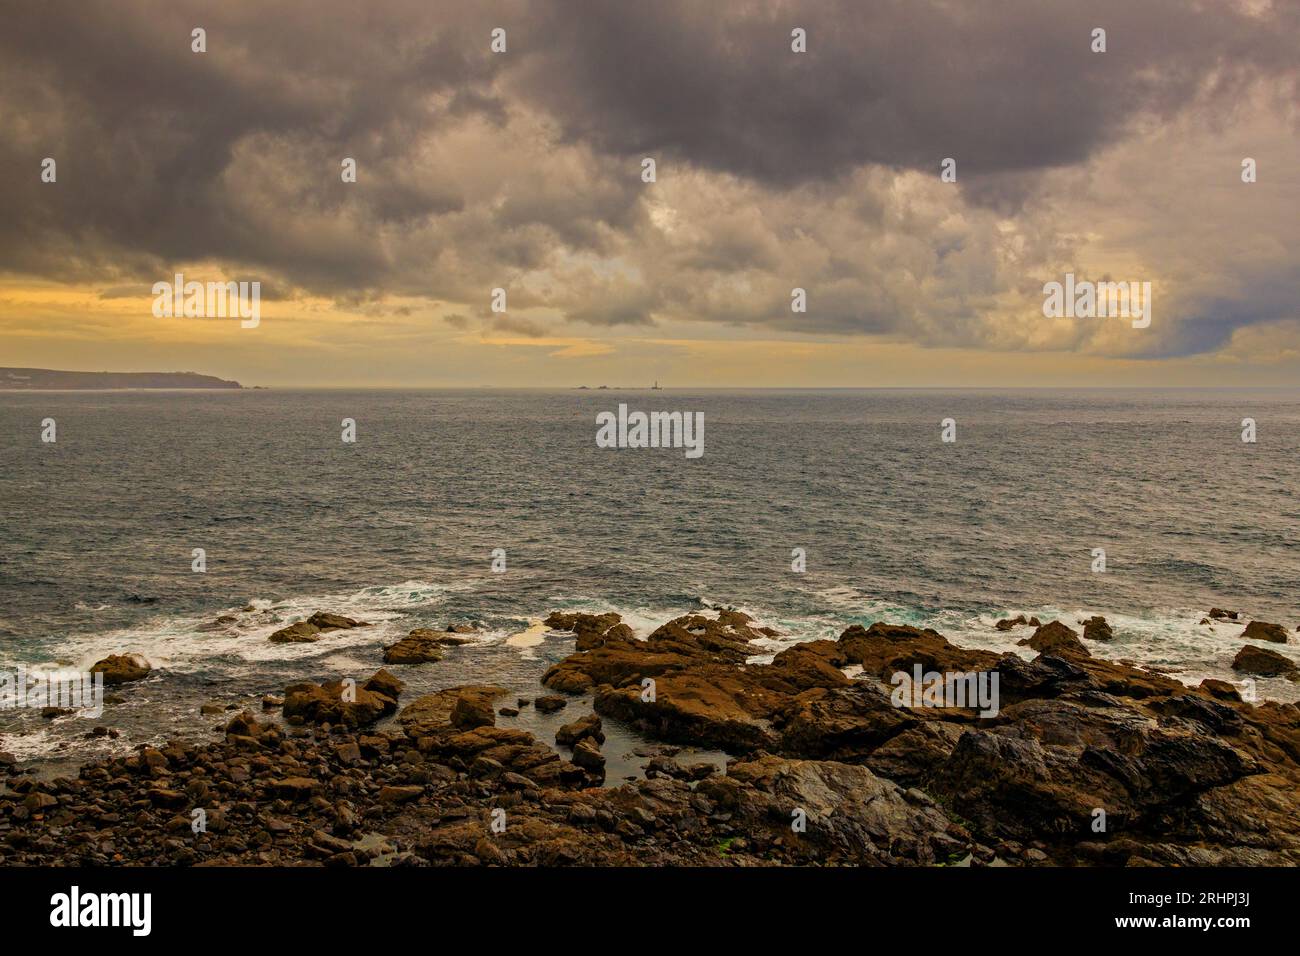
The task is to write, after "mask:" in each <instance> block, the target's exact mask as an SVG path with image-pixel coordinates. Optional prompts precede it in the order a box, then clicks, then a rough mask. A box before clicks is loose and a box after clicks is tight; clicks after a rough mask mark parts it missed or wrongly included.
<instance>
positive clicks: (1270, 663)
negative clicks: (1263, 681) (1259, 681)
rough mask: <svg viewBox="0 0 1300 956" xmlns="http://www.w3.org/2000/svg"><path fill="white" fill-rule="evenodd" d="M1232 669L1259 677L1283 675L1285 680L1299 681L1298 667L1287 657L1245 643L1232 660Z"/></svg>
mask: <svg viewBox="0 0 1300 956" xmlns="http://www.w3.org/2000/svg"><path fill="white" fill-rule="evenodd" d="M1232 669H1233V670H1234V671H1242V672H1244V673H1247V674H1256V675H1258V676H1260V677H1285V678H1286V679H1287V680H1294V681H1300V667H1297V666H1296V663H1295V661H1293V660H1291V658H1289V657H1283V656H1282V655H1281V654H1279V653H1278V652H1277V651H1270V650H1269V649H1268V648H1266V647H1256V646H1255V645H1254V644H1247V645H1246V646H1245V647H1243V648H1242V649H1241V650H1239V651H1238V652H1237V656H1236V658H1234V659H1233V661H1232Z"/></svg>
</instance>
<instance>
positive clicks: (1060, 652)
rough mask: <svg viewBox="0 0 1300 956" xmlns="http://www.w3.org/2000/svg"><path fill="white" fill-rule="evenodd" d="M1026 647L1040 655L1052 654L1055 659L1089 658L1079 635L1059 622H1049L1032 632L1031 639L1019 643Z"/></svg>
mask: <svg viewBox="0 0 1300 956" xmlns="http://www.w3.org/2000/svg"><path fill="white" fill-rule="evenodd" d="M1020 643H1021V644H1026V645H1028V646H1029V647H1030V648H1031V649H1032V650H1035V651H1038V652H1039V653H1040V654H1053V655H1055V656H1057V657H1089V656H1090V655H1089V653H1088V649H1087V648H1086V647H1084V646H1083V643H1082V642H1081V641H1080V640H1079V635H1078V634H1077V633H1076V632H1075V631H1074V629H1073V628H1070V627H1068V626H1067V625H1065V624H1062V623H1061V622H1060V621H1050V622H1048V623H1047V624H1044V625H1043V626H1042V627H1040V628H1039V629H1038V630H1036V631H1034V634H1033V636H1032V637H1030V638H1028V639H1027V640H1023V641H1021V642H1020Z"/></svg>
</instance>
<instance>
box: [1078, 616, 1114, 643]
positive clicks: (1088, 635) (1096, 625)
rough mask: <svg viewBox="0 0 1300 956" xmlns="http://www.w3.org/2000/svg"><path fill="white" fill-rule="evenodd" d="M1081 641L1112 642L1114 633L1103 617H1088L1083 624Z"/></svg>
mask: <svg viewBox="0 0 1300 956" xmlns="http://www.w3.org/2000/svg"><path fill="white" fill-rule="evenodd" d="M1083 639H1084V640H1085V641H1113V640H1114V639H1115V632H1114V631H1112V630H1111V627H1110V625H1109V624H1107V623H1106V619H1105V618H1104V617H1100V616H1095V617H1090V618H1088V620H1086V621H1084V622H1083Z"/></svg>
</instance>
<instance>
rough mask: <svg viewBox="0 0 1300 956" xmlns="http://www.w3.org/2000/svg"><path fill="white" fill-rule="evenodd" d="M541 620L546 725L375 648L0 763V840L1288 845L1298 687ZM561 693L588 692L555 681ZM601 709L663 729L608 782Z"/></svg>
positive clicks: (748, 625)
mask: <svg viewBox="0 0 1300 956" xmlns="http://www.w3.org/2000/svg"><path fill="white" fill-rule="evenodd" d="M313 617H316V616H313ZM1095 620H1096V619H1094V621H1095ZM321 622H322V623H326V624H328V623H329V622H328V621H327V620H326V619H324V618H322V619H321ZM303 623H309V622H303ZM546 623H547V626H548V627H552V628H554V629H557V630H564V631H570V632H572V633H573V634H574V635H575V638H576V640H575V647H576V650H575V652H574V653H573V654H571V655H570V656H568V657H567V658H565V659H564V660H561V661H560V662H558V663H556V664H555V665H554V666H552V667H551V668H549V669H548V670H547V672H546V674H545V676H544V678H543V682H544V684H545V685H546V686H547V687H548V688H549V689H550V690H551V691H553V694H551V695H548V696H543V697H539V698H536V702H537V703H538V704H541V706H543V707H547V708H549V707H554V706H555V702H556V700H558V701H559V702H560V703H562V704H571V706H569V707H568V708H567V709H566V710H565V711H564V713H563V715H562V716H561V715H559V714H557V715H556V718H555V720H556V721H557V722H560V721H562V723H560V724H559V728H558V730H552V731H551V732H553V733H554V736H555V741H556V745H555V746H552V745H551V743H550V742H549V740H542V739H539V738H538V737H536V736H534V734H532V733H530V732H528V731H527V730H523V729H519V728H515V727H502V726H497V715H498V711H502V712H504V711H506V710H517V709H518V708H517V707H507V706H505V705H507V704H514V703H516V702H517V701H523V700H528V699H531V698H523V697H521V696H520V693H521V691H524V690H525V688H508V687H502V686H495V685H462V686H456V687H449V688H445V689H442V690H439V691H437V692H435V693H431V694H425V695H423V696H420V697H417V698H415V699H413V700H406V701H404V703H405V706H401V707H400V709H399V701H402V695H403V693H404V691H405V686H404V683H403V681H402V680H400V679H399V678H398V677H397V676H394V675H393V674H392V673H390V672H388V671H385V670H382V669H381V670H379V671H377V672H375V673H374V674H373V675H372V676H371V677H370V678H368V679H365V680H359V681H356V682H351V681H344V680H340V681H331V682H325V683H323V684H316V683H311V682H300V683H296V684H292V685H290V686H288V687H286V688H285V691H284V695H283V697H284V699H283V715H282V717H281V716H279V715H277V714H276V713H275V712H274V711H271V712H267V711H259V712H258V713H256V714H255V713H253V712H252V711H250V710H242V711H238V712H230V713H228V714H226V715H225V716H223V717H221V718H214V719H220V720H221V721H222V723H220V724H217V727H218V728H219V729H218V730H217V735H218V739H216V740H210V741H206V742H183V741H174V742H170V743H168V744H166V745H165V746H161V747H152V746H141V747H138V748H137V749H136V750H135V751H133V752H132V753H130V754H128V755H126V756H120V757H115V758H112V759H108V760H103V761H100V762H97V763H93V764H90V765H87V766H85V767H83V768H82V769H81V771H80V773H79V774H78V776H76V777H75V778H57V779H54V780H38V779H36V778H34V777H32V776H30V775H26V774H22V773H17V772H16V771H14V769H13V766H12V762H9V763H5V764H4V765H3V766H0V772H3V773H6V774H7V775H8V786H7V788H6V789H5V790H4V792H3V793H2V794H0V856H2V857H3V862H4V863H6V864H86V865H122V864H142V865H156V864H162V865H214V864H215V865H221V864H272V865H300V864H301V865H332V866H358V865H368V864H374V865H413V866H424V865H475V866H478V865H504V866H509V865H547V866H549V865H648V866H656V865H771V864H817V865H823V864H831V865H834V864H851V865H891V866H892V865H905V866H911V865H919V866H928V865H943V864H952V863H956V862H962V861H964V862H969V863H970V864H971V865H984V864H987V863H990V862H993V861H995V860H996V861H998V862H1001V863H1009V864H1013V865H1043V864H1102V865H1124V864H1130V865H1131V864H1162V865H1192V864H1201V865H1220V864H1241V865H1259V864H1265V865H1296V864H1298V863H1300V814H1298V813H1297V810H1300V708H1297V707H1296V706H1295V705H1292V704H1279V703H1267V704H1262V705H1258V706H1256V705H1253V704H1251V703H1248V702H1245V701H1243V700H1242V699H1241V697H1242V695H1241V694H1240V693H1239V689H1238V688H1237V687H1236V686H1235V685H1233V684H1229V683H1227V682H1224V681H1208V680H1207V681H1205V682H1204V683H1203V684H1202V685H1201V686H1200V687H1197V688H1191V687H1187V686H1185V685H1183V684H1181V683H1179V682H1178V681H1175V680H1172V679H1170V678H1167V677H1164V676H1162V675H1159V674H1153V673H1151V672H1149V671H1144V670H1139V669H1137V668H1133V667H1129V666H1127V665H1124V664H1119V663H1114V662H1110V661H1102V660H1099V659H1097V658H1094V657H1091V656H1089V655H1088V652H1087V651H1086V649H1084V648H1083V645H1082V643H1081V642H1080V641H1079V638H1078V635H1077V634H1076V633H1075V632H1074V631H1073V630H1072V629H1070V628H1068V627H1066V626H1065V625H1063V624H1060V622H1051V623H1049V624H1048V625H1046V626H1040V627H1038V629H1037V630H1036V631H1035V634H1034V636H1033V637H1032V638H1030V639H1029V641H1030V642H1035V641H1036V642H1037V644H1038V645H1039V646H1038V647H1035V648H1034V649H1035V650H1037V651H1038V653H1037V656H1036V657H1034V658H1033V659H1032V660H1027V659H1026V658H1025V657H1023V656H1021V655H1019V654H1002V655H999V654H996V653H993V652H990V651H983V650H972V649H966V648H960V647H957V646H955V645H953V644H951V643H950V642H949V641H947V640H946V639H945V638H944V637H943V635H941V634H939V633H938V632H936V631H933V630H918V629H916V628H911V627H904V626H898V625H890V624H885V623H876V624H873V625H872V626H871V627H862V626H861V625H854V626H852V627H849V628H847V629H846V630H844V631H843V633H842V634H841V635H840V636H839V638H838V639H836V640H820V641H813V642H809V643H805V644H799V645H796V646H794V647H791V648H789V649H787V650H783V651H781V652H780V653H778V654H776V655H775V656H774V657H773V658H772V660H771V663H765V664H759V663H752V664H751V663H747V661H748V660H749V659H751V658H754V657H758V656H760V655H763V654H764V653H770V651H766V650H765V645H764V644H763V643H762V639H763V638H765V637H770V636H772V634H773V632H771V631H770V630H769V629H766V628H760V627H756V626H755V624H754V622H753V621H752V620H751V619H750V618H749V617H748V616H747V615H745V614H743V613H741V612H738V611H722V612H720V613H718V614H717V615H716V616H710V615H705V614H689V615H685V616H682V617H679V618H676V619H674V620H672V621H669V622H667V623H665V624H663V625H662V626H661V627H659V628H657V629H656V630H655V631H654V632H653V633H651V634H650V635H649V637H648V638H647V639H645V640H639V639H637V638H636V636H635V635H634V634H633V633H632V632H631V629H630V628H628V627H627V626H626V625H625V624H623V622H622V621H621V620H620V619H619V618H618V615H614V614H601V615H584V614H559V613H557V614H553V615H551V617H549V618H548V619H547V622H546ZM1088 623H1092V622H1088ZM1024 624H1025V626H1027V625H1028V622H1024ZM1086 627H1087V624H1085V629H1086ZM1094 630H1095V628H1094ZM440 633H442V632H431V634H433V635H437V634H440ZM1085 633H1086V630H1085ZM423 637H425V636H422V638H423ZM428 639H429V640H432V638H428ZM1090 639H1098V640H1100V639H1102V638H1091V637H1090ZM435 645H436V642H435ZM1242 655H1244V657H1243V656H1242ZM1268 655H1272V657H1269V656H1268ZM1273 658H1278V659H1280V660H1281V661H1284V662H1286V663H1288V664H1290V661H1289V659H1287V658H1285V657H1282V655H1280V654H1277V653H1276V652H1274V651H1270V650H1268V649H1267V648H1260V647H1257V646H1256V645H1247V646H1246V647H1244V648H1243V649H1242V651H1241V655H1239V657H1238V663H1239V664H1240V667H1239V669H1241V670H1248V672H1251V673H1256V674H1261V673H1262V671H1261V670H1260V668H1265V669H1270V668H1271V669H1273V670H1275V671H1276V672H1277V673H1278V674H1281V675H1283V676H1287V675H1286V671H1285V668H1283V667H1282V665H1280V664H1278V663H1277V661H1276V660H1274V659H1273ZM918 667H919V668H920V670H921V671H922V672H927V673H928V672H934V673H938V674H968V675H971V674H981V673H983V674H992V673H996V674H997V676H998V695H999V701H998V703H999V706H998V708H997V710H996V713H995V714H993V715H991V716H984V717H981V716H980V711H979V710H978V709H977V708H976V707H974V706H947V705H945V706H929V705H920V704H917V705H915V706H913V705H911V704H914V703H915V702H910V703H909V705H902V704H900V703H899V702H898V700H897V698H896V696H895V694H894V691H895V684H896V680H895V675H898V674H900V673H903V674H911V673H914V669H915V668H918ZM849 668H852V670H850V671H849V673H854V674H855V675H856V676H854V677H852V678H850V677H848V676H846V673H845V671H846V669H849ZM1249 668H1255V669H1254V670H1253V671H1251V670H1249ZM1291 670H1292V671H1293V672H1294V670H1295V666H1294V664H1291ZM1293 679H1294V678H1293ZM575 694H583V695H586V696H584V697H582V698H581V699H580V701H579V703H573V701H574V696H573V695H575ZM552 698H553V699H552ZM587 700H590V701H591V707H592V708H593V709H594V712H592V711H591V710H589V709H588V707H587V705H586V703H585V701H587ZM543 702H544V703H543ZM967 703H973V702H969V701H968V702H967ZM610 721H613V722H615V724H614V726H618V727H629V728H633V729H635V730H636V731H638V732H639V733H641V734H643V735H644V736H645V737H648V738H650V739H651V740H652V741H658V742H660V743H657V744H647V745H646V746H645V748H644V750H643V751H642V750H640V749H639V750H638V753H641V752H644V754H645V765H644V766H645V772H646V778H645V779H637V780H635V781H633V782H624V783H621V784H619V785H617V786H602V783H603V782H604V777H605V772H606V766H607V756H608V755H607V753H606V748H605V747H604V744H605V740H606V733H607V732H608V731H609V729H610V726H611V725H610V723H609V722H610ZM551 727H552V728H554V727H555V724H552V725H551ZM104 729H105V732H106V733H107V732H108V731H107V728H104ZM679 744H682V745H694V746H699V747H708V748H716V749H720V750H724V751H727V752H728V753H729V754H730V755H731V759H730V760H729V761H728V763H727V765H726V768H725V773H723V772H717V771H718V768H717V767H715V766H713V765H712V764H708V763H694V764H693V763H690V762H689V760H690V758H689V757H686V756H682V757H680V758H679V757H677V756H675V754H674V750H675V746H676V745H679ZM620 772H621V771H620ZM617 779H621V778H617ZM617 779H616V780H615V781H613V782H617ZM1099 822H1100V827H1099Z"/></svg>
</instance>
